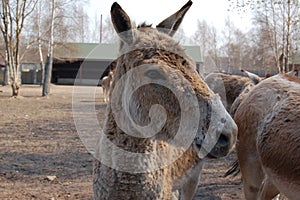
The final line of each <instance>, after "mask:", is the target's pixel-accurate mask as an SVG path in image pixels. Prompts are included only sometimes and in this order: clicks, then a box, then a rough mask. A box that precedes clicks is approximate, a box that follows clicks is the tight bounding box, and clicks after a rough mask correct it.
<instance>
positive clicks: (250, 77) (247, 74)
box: [241, 69, 262, 85]
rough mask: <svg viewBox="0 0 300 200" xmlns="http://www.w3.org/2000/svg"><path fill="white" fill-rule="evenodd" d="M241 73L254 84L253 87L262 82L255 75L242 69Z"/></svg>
mask: <svg viewBox="0 0 300 200" xmlns="http://www.w3.org/2000/svg"><path fill="white" fill-rule="evenodd" d="M241 72H243V73H244V74H245V75H246V76H247V77H248V78H249V79H250V80H251V81H252V82H253V83H254V85H256V84H258V83H259V82H260V81H261V80H262V79H261V78H260V77H259V76H257V75H256V74H254V73H251V72H248V71H246V70H244V69H241Z"/></svg>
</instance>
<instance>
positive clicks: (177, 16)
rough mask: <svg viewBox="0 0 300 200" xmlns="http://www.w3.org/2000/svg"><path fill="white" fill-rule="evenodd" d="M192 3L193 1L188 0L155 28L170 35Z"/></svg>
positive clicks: (175, 29)
mask: <svg viewBox="0 0 300 200" xmlns="http://www.w3.org/2000/svg"><path fill="white" fill-rule="evenodd" d="M192 4H193V2H192V1H191V0H189V1H188V2H187V3H186V4H185V5H184V6H183V7H182V8H181V9H180V10H178V11H177V12H176V13H174V14H173V15H171V16H170V17H168V18H166V19H165V20H163V21H162V22H160V23H159V24H158V25H157V26H156V28H157V29H158V30H159V31H161V32H164V33H166V34H168V35H170V36H171V37H172V36H173V35H174V34H175V32H176V31H177V29H178V28H179V26H180V24H181V22H182V20H183V17H184V15H185V13H186V12H187V11H188V10H189V8H190V7H191V5H192Z"/></svg>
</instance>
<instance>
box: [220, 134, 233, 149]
mask: <svg viewBox="0 0 300 200" xmlns="http://www.w3.org/2000/svg"><path fill="white" fill-rule="evenodd" d="M229 143H230V139H229V138H228V137H227V136H225V135H223V134H221V135H220V137H219V139H218V144H219V145H220V146H227V145H228V144H229Z"/></svg>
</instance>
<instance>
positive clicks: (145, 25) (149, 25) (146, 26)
mask: <svg viewBox="0 0 300 200" xmlns="http://www.w3.org/2000/svg"><path fill="white" fill-rule="evenodd" d="M150 27H152V24H146V22H143V23H141V24H139V25H138V27H137V28H150Z"/></svg>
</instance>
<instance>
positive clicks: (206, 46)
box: [192, 20, 219, 67]
mask: <svg viewBox="0 0 300 200" xmlns="http://www.w3.org/2000/svg"><path fill="white" fill-rule="evenodd" d="M192 41H193V43H195V44H198V45H199V46H200V47H201V55H202V57H203V58H204V62H205V63H204V66H207V65H213V67H215V66H218V65H219V63H218V56H219V55H218V54H219V53H218V33H217V30H216V28H215V27H214V26H213V25H209V24H208V23H207V22H206V21H205V20H202V21H200V20H197V29H196V31H195V33H194V34H193V36H192ZM206 60H209V62H206ZM207 67H209V66H207Z"/></svg>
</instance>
